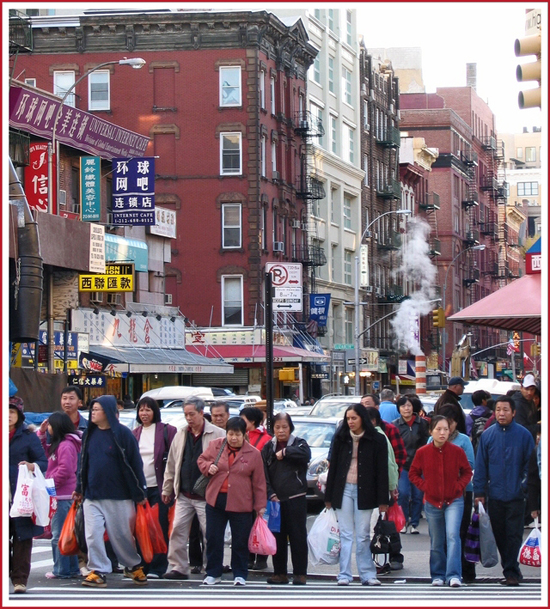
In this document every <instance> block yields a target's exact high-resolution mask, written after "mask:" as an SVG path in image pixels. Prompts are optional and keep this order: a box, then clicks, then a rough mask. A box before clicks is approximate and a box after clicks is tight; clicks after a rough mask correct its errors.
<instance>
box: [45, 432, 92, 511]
mask: <svg viewBox="0 0 550 609" xmlns="http://www.w3.org/2000/svg"><path fill="white" fill-rule="evenodd" d="M37 435H38V437H39V438H40V441H41V442H42V447H43V448H44V450H45V451H46V454H48V448H49V445H48V444H46V434H45V433H43V434H41V433H40V432H37ZM81 448H82V439H81V437H80V434H79V433H76V432H75V433H70V434H67V435H66V436H65V438H64V439H63V440H62V441H61V442H60V443H59V445H58V447H57V448H56V450H55V452H54V453H53V455H50V456H49V457H48V470H47V471H46V478H52V479H53V481H54V482H55V493H56V496H57V498H58V499H70V498H71V495H72V494H73V491H74V490H75V488H76V473H77V469H78V456H79V454H80V450H81Z"/></svg>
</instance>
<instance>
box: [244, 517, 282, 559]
mask: <svg viewBox="0 0 550 609" xmlns="http://www.w3.org/2000/svg"><path fill="white" fill-rule="evenodd" d="M248 551H249V552H252V554H264V555H269V556H273V555H274V554H276V553H277V541H276V539H275V536H274V535H273V533H272V532H271V531H270V530H269V528H268V526H267V522H266V521H265V520H264V519H263V518H262V517H261V516H258V517H257V518H256V520H255V521H254V524H253V525H252V530H251V531H250V537H249V538H248Z"/></svg>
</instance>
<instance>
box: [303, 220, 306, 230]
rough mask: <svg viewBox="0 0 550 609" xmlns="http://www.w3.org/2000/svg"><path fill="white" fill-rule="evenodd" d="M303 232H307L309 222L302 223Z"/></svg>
mask: <svg viewBox="0 0 550 609" xmlns="http://www.w3.org/2000/svg"><path fill="white" fill-rule="evenodd" d="M302 230H307V222H302Z"/></svg>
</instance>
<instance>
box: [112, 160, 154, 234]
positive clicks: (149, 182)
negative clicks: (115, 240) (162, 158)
mask: <svg viewBox="0 0 550 609" xmlns="http://www.w3.org/2000/svg"><path fill="white" fill-rule="evenodd" d="M111 207H112V212H113V218H112V220H113V221H112V223H113V224H117V225H122V224H130V225H135V226H138V225H139V226H145V225H154V224H155V159H154V157H143V158H140V159H113V199H112V206H111Z"/></svg>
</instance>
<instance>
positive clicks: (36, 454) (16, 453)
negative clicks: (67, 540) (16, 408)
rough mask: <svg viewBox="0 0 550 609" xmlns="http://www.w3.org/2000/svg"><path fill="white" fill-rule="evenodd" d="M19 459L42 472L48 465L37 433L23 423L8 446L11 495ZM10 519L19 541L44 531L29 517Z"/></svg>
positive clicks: (12, 494)
mask: <svg viewBox="0 0 550 609" xmlns="http://www.w3.org/2000/svg"><path fill="white" fill-rule="evenodd" d="M21 461H28V462H29V463H34V464H35V466H38V467H39V468H40V469H41V470H42V472H43V473H46V469H47V467H48V459H47V457H46V453H45V452H44V449H43V448H42V445H41V444H40V440H39V439H38V437H37V435H36V434H35V433H34V432H32V431H30V429H27V426H26V425H25V424H23V425H22V426H21V427H18V428H17V429H16V430H15V434H14V436H13V438H12V439H11V442H10V446H9V469H10V490H11V496H12V497H13V496H14V495H15V486H16V484H17V475H18V473H19V463H20V462H21ZM12 520H13V521H14V522H15V532H16V534H17V537H18V539H20V540H21V541H23V540H25V539H30V538H31V537H34V536H35V535H41V534H42V533H43V532H44V529H43V527H38V526H36V525H34V524H33V523H32V520H31V519H30V518H26V517H21V518H13V519H12Z"/></svg>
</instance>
